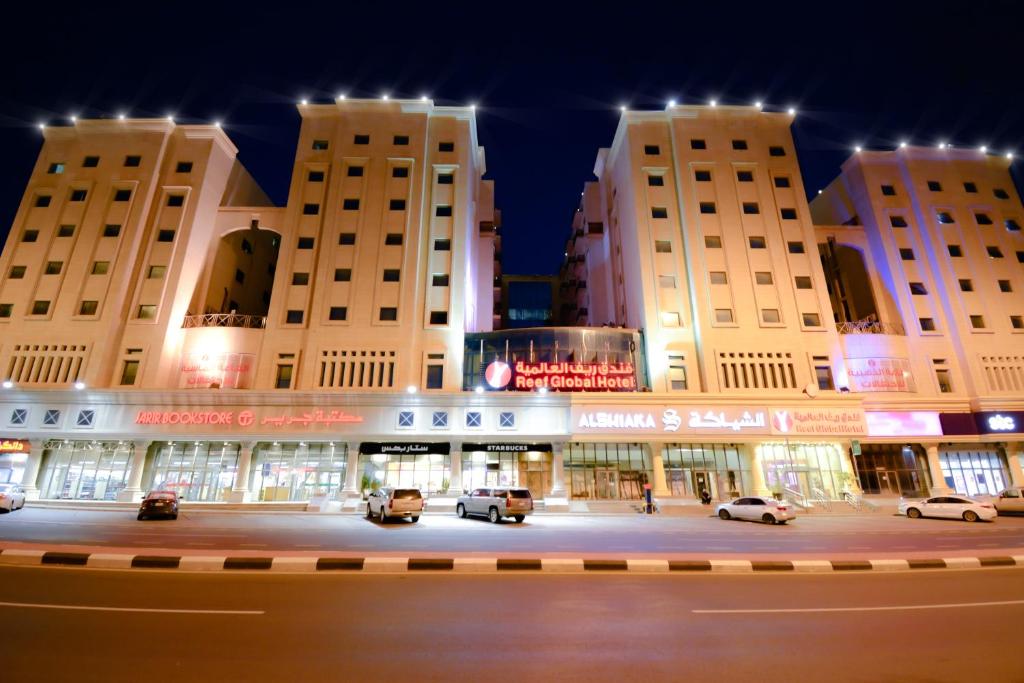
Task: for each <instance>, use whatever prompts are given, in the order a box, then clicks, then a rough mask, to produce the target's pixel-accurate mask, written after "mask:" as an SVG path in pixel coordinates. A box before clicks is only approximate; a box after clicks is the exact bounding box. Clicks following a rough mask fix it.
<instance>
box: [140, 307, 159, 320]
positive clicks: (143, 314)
mask: <svg viewBox="0 0 1024 683" xmlns="http://www.w3.org/2000/svg"><path fill="white" fill-rule="evenodd" d="M135 317H136V318H138V319H139V320H152V319H153V318H155V317H156V305H155V304H139V307H138V309H136V311H135Z"/></svg>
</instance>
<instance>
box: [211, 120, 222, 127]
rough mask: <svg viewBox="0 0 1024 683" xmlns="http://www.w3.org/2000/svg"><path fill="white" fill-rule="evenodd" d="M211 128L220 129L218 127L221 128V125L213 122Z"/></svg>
mask: <svg viewBox="0 0 1024 683" xmlns="http://www.w3.org/2000/svg"><path fill="white" fill-rule="evenodd" d="M213 127H214V128H220V127H221V123H220V121H214V122H213Z"/></svg>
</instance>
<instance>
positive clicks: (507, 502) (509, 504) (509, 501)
mask: <svg viewBox="0 0 1024 683" xmlns="http://www.w3.org/2000/svg"><path fill="white" fill-rule="evenodd" d="M505 507H507V508H510V507H512V496H511V494H510V495H508V496H506V497H505Z"/></svg>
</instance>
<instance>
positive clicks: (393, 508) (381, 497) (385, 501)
mask: <svg viewBox="0 0 1024 683" xmlns="http://www.w3.org/2000/svg"><path fill="white" fill-rule="evenodd" d="M422 514H423V494H421V493H420V490H419V489H396V488H391V487H386V488H382V489H377V490H376V491H372V492H371V493H370V495H368V496H367V497H366V517H367V519H370V518H372V517H377V518H378V519H380V521H381V522H386V521H388V520H389V519H394V518H395V517H408V518H409V521H410V522H418V521H420V515H422Z"/></svg>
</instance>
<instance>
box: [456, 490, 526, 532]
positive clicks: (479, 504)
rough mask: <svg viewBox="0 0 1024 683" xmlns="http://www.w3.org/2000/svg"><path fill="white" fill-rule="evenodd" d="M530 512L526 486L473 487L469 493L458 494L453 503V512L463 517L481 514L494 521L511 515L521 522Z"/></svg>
mask: <svg viewBox="0 0 1024 683" xmlns="http://www.w3.org/2000/svg"><path fill="white" fill-rule="evenodd" d="M532 512H533V496H532V495H530V489H526V488H516V487H512V488H509V487H504V486H503V487H501V488H482V489H475V490H474V491H473V492H472V493H470V494H469V495H466V496H459V500H458V502H457V503H456V504H455V513H456V514H457V515H458V516H459V517H462V518H463V519H465V517H466V516H467V515H483V516H485V517H487V519H489V520H491V521H492V522H494V523H497V522H499V521H500V520H501V518H502V517H511V518H512V519H514V520H516V521H517V522H520V523H521V522H522V521H523V520H524V519H526V515H528V514H530V513H532Z"/></svg>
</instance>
